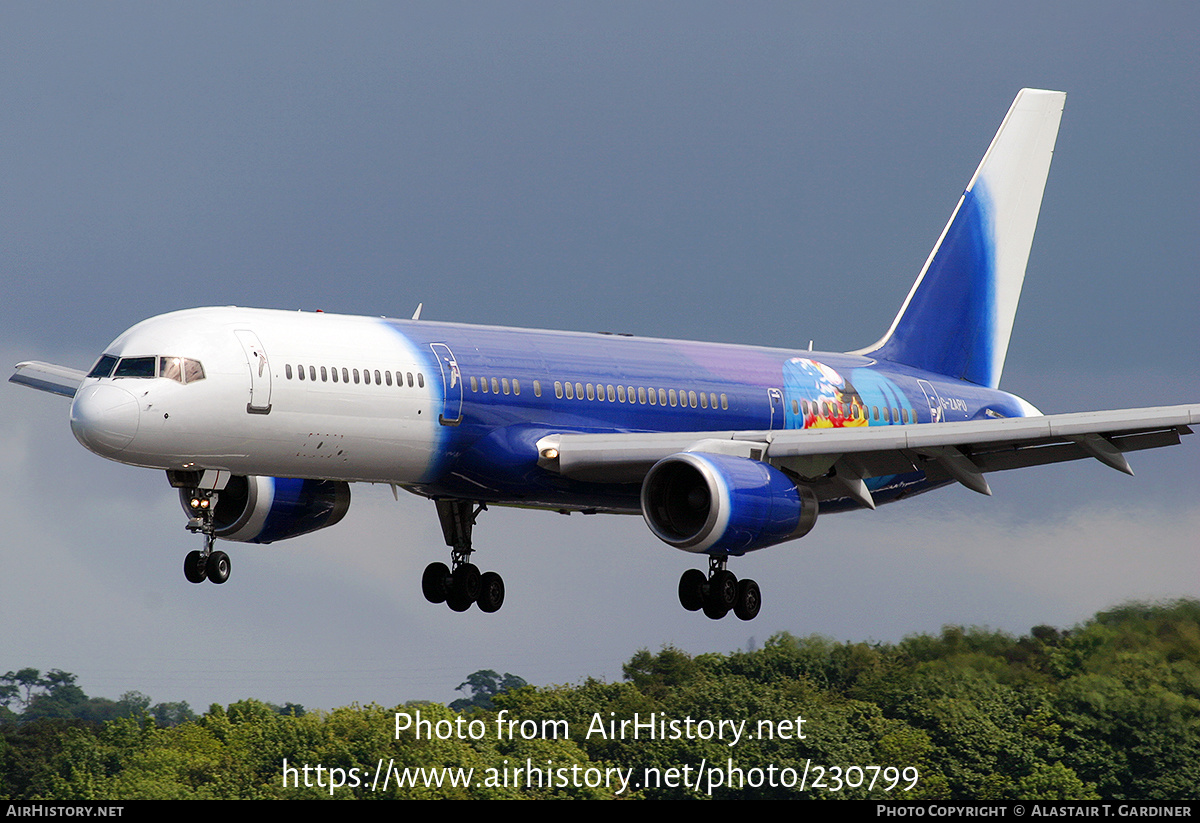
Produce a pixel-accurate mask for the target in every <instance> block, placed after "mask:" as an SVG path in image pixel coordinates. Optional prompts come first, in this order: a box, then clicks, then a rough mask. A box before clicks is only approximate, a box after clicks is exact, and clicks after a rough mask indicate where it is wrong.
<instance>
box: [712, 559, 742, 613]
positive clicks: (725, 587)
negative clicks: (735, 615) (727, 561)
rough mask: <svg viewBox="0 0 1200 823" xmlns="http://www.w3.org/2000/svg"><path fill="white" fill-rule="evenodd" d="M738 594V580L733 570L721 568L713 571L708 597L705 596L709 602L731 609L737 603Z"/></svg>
mask: <svg viewBox="0 0 1200 823" xmlns="http://www.w3.org/2000/svg"><path fill="white" fill-rule="evenodd" d="M737 596H738V581H737V576H736V575H734V573H733V572H731V571H726V570H725V569H721V570H720V571H716V572H713V575H712V577H710V578H708V597H707V598H705V599H706V600H707V602H709V603H712V604H713V605H714V606H721V607H724V609H725V611H729V610H730V609H732V608H733V606H734V604H735V603H737Z"/></svg>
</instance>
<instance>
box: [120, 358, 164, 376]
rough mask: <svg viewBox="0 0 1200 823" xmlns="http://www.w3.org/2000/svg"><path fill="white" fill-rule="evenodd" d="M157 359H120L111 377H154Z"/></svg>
mask: <svg viewBox="0 0 1200 823" xmlns="http://www.w3.org/2000/svg"><path fill="white" fill-rule="evenodd" d="M157 361H158V358H157V357H122V358H121V362H120V363H118V364H117V370H116V371H115V372H113V377H154V376H155V365H156V363H157Z"/></svg>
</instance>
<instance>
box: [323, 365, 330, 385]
mask: <svg viewBox="0 0 1200 823" xmlns="http://www.w3.org/2000/svg"><path fill="white" fill-rule="evenodd" d="M321 382H322V383H328V382H329V371H328V369H326V368H325V367H324V366H322V367H321Z"/></svg>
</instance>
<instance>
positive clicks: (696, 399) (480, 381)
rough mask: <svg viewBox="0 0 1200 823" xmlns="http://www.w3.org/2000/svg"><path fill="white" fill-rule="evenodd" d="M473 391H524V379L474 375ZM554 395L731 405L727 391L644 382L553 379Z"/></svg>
mask: <svg viewBox="0 0 1200 823" xmlns="http://www.w3.org/2000/svg"><path fill="white" fill-rule="evenodd" d="M471 391H473V392H481V393H483V394H488V393H489V392H490V393H492V394H501V393H503V394H514V395H520V394H521V381H520V380H518V379H517V378H515V377H514V378H513V379H511V380H509V379H508V378H507V377H499V378H497V377H491V378H488V377H479V378H477V377H475V376H472V377H471ZM533 394H534V396H535V397H541V396H542V381H540V380H534V381H533ZM554 396H555V397H557V398H558V399H559V400H562V399H563V398H566V399H567V400H583V399H584V398H585V397H586V398H587V399H588V400H599V401H601V402H603V401H606V400H607V401H608V402H609V403H640V404H641V405H643V406H644V405H647V404H649V405H651V406H666V405H671V406H685V407H686V406H690V407H691V408H693V409H696V408H700V409H708V408H713V409H715V408H717V404H718V403H720V407H721V408H722V409H728V408H729V398H728V397H726V396H725V395H724V394H722V395H720V399H718V396H717V395H716V394H714V393H706V392H699V393H697V392H694V391H686V390H684V389H679V390H675V389H652V388H646V387H645V386H637V387H635V386H611V385H603V384H600V383H564V382H562V381H561V380H555V381H554Z"/></svg>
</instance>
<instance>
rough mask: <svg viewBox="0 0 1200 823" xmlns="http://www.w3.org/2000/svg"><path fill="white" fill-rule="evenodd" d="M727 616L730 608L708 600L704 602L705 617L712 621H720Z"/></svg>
mask: <svg viewBox="0 0 1200 823" xmlns="http://www.w3.org/2000/svg"><path fill="white" fill-rule="evenodd" d="M727 614H729V607H728V606H723V605H721V604H720V603H711V602H709V601H708V600H705V601H704V616H705V617H707V618H709V619H710V620H720V619H721V618H722V617H724V616H725V615H727Z"/></svg>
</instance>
